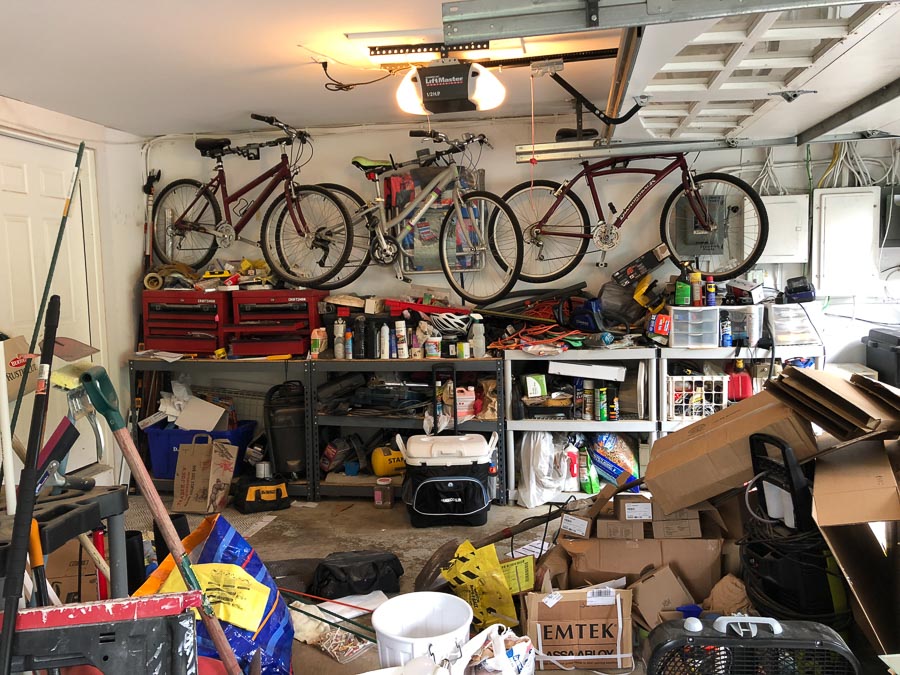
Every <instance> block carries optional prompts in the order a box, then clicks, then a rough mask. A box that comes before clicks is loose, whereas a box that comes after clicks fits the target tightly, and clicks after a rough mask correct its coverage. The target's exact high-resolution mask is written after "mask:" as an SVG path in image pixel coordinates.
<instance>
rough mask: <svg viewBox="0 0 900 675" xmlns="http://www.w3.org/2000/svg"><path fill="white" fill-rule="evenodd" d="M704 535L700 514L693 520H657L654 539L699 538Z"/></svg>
mask: <svg viewBox="0 0 900 675" xmlns="http://www.w3.org/2000/svg"><path fill="white" fill-rule="evenodd" d="M702 536H703V531H702V529H701V528H700V516H699V514H698V516H697V518H695V519H693V520H655V521H653V538H654V539H699V538H700V537H702Z"/></svg>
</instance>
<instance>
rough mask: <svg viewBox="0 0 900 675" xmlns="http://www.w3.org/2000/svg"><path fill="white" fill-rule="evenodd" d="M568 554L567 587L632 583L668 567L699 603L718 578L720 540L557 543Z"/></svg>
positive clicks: (719, 575)
mask: <svg viewBox="0 0 900 675" xmlns="http://www.w3.org/2000/svg"><path fill="white" fill-rule="evenodd" d="M559 546H560V547H562V548H563V549H564V550H565V551H566V553H568V554H569V558H570V559H571V563H570V565H569V585H570V586H573V587H579V586H589V585H592V584H599V583H604V582H606V581H612V580H613V579H618V578H619V577H622V576H624V577H625V579H626V581H627V582H628V583H634V582H635V581H637V580H638V578H639V577H640V576H641V574H643V573H644V572H645V571H646V570H647V569H654V568H657V567H662V566H663V565H670V566H671V567H672V571H673V572H675V573H676V574H677V575H678V576H679V577H680V578H681V580H682V581H683V582H684V585H685V586H686V587H687V589H688V591H690V594H691V596H692V597H695V598H697V599H698V600H703V599H705V598H707V597H708V596H709V592H710V591H711V590H712V587H713V586H715V584H716V582H717V581H719V579H721V578H722V540H721V539H640V540H628V539H585V540H580V539H561V540H560V542H559Z"/></svg>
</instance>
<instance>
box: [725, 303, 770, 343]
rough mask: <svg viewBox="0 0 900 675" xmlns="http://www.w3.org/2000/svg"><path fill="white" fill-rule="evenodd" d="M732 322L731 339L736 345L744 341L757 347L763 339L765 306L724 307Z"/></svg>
mask: <svg viewBox="0 0 900 675" xmlns="http://www.w3.org/2000/svg"><path fill="white" fill-rule="evenodd" d="M722 309H724V310H725V311H727V312H728V319H729V321H731V337H732V340H733V341H734V343H735V344H737V342H738V340H742V341H743V342H744V344H745V345H746V346H748V347H755V346H756V343H757V342H759V341H760V339H761V338H762V330H763V319H764V312H765V307H764V306H763V305H728V306H726V307H723V308H722Z"/></svg>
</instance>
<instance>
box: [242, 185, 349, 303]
mask: <svg viewBox="0 0 900 675" xmlns="http://www.w3.org/2000/svg"><path fill="white" fill-rule="evenodd" d="M292 193H293V194H292V199H293V200H294V202H293V205H294V212H295V214H296V215H297V217H298V219H299V220H300V221H301V226H300V228H299V229H298V228H297V227H296V226H295V225H294V220H293V218H292V217H291V212H290V210H289V209H288V202H287V199H286V198H285V195H283V194H282V195H279V197H278V198H277V199H276V200H275V201H274V202H272V205H271V206H270V207H269V210H268V211H267V212H266V215H265V217H264V218H263V224H262V231H261V233H260V247H261V248H262V251H263V255H264V256H265V258H266V262H267V263H269V267H270V268H271V269H272V271H273V272H274V273H275V274H276V275H278V276H279V277H281V278H282V279H284V280H285V281H288V282H291V283H294V284H297V285H299V286H305V287H308V288H318V287H319V284H321V283H323V282H325V281H328V280H329V279H331V278H332V277H334V276H335V275H336V274H337V273H338V272H339V271H340V270H341V267H342V266H343V265H344V263H345V262H347V258H348V256H349V255H350V248H351V246H352V243H353V226H352V224H351V222H350V216H349V215H348V214H347V209H345V208H344V206H343V204H341V202H340V200H339V199H338V198H337V197H335V196H334V195H333V194H332V193H330V192H329V191H328V190H325V189H324V188H321V187H318V186H317V185H295V186H294V187H293V190H292Z"/></svg>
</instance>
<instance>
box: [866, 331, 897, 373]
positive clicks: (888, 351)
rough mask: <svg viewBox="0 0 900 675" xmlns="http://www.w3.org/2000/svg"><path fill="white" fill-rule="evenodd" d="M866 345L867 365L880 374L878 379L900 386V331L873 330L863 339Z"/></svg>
mask: <svg viewBox="0 0 900 675" xmlns="http://www.w3.org/2000/svg"><path fill="white" fill-rule="evenodd" d="M862 341H863V343H864V344H865V345H866V365H867V366H868V367H869V368H872V369H873V370H875V371H876V372H877V373H878V379H879V380H881V381H882V382H884V383H886V384H889V385H891V386H892V387H898V386H900V330H896V329H893V328H873V329H871V330H870V331H869V334H868V336H866V337H864V338H863V339H862Z"/></svg>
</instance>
